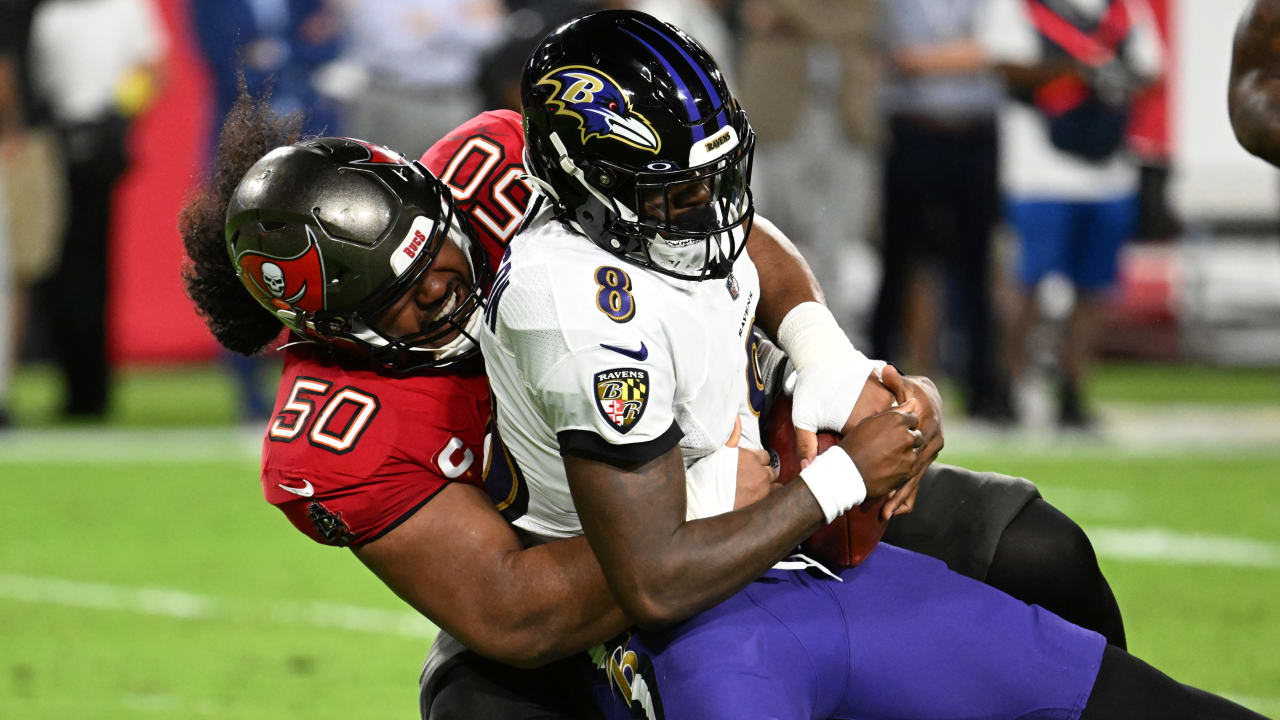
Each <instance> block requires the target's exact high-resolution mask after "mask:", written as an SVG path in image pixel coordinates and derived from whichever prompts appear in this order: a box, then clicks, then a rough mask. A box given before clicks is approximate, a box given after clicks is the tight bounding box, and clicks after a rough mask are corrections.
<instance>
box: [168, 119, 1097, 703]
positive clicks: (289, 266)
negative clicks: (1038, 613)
mask: <svg viewBox="0 0 1280 720" xmlns="http://www.w3.org/2000/svg"><path fill="white" fill-rule="evenodd" d="M294 140H296V137H295V136H294V134H293V133H291V128H289V127H288V126H287V125H285V124H282V123H280V121H279V119H278V118H275V117H274V116H272V115H271V114H270V113H269V112H268V111H266V109H265V108H263V107H260V106H259V107H255V106H253V105H252V104H250V103H247V102H242V103H241V104H240V106H238V107H237V109H236V112H235V113H233V115H232V116H231V117H230V118H229V120H228V123H227V127H226V130H225V131H224V143H223V147H222V152H221V155H222V160H221V162H220V163H219V165H218V175H217V177H216V178H215V181H214V183H213V185H212V187H211V188H210V189H209V191H208V192H207V193H206V194H204V195H202V196H200V197H198V198H197V199H196V200H195V201H194V202H193V203H192V204H191V205H190V207H189V208H188V210H187V212H186V213H185V215H184V239H185V240H186V242H187V249H188V253H189V255H190V256H191V258H192V261H193V262H192V265H191V266H190V268H189V270H188V272H187V279H188V284H189V285H188V287H189V290H190V292H191V295H192V297H193V299H195V300H196V302H197V305H198V306H199V307H200V308H201V311H202V313H203V314H204V315H205V317H206V319H207V320H208V321H209V324H210V327H211V329H212V330H213V331H214V333H215V335H217V337H218V338H219V340H220V341H221V342H222V343H223V344H224V345H227V346H228V347H229V348H231V349H234V350H238V351H241V352H254V351H257V350H258V349H261V348H262V347H265V346H266V345H268V344H270V343H271V342H272V341H273V340H275V339H276V338H277V336H278V335H279V331H280V324H281V323H284V324H285V325H286V326H287V327H289V328H290V329H291V330H292V331H294V333H295V336H296V337H300V338H305V339H306V340H305V341H304V342H303V343H302V344H297V345H293V346H292V347H290V348H289V351H288V353H287V355H286V368H285V373H284V377H283V378H282V381H281V386H280V396H279V398H278V401H277V413H276V415H275V417H274V418H273V419H272V420H271V422H270V424H269V427H268V432H267V438H266V440H265V441H264V452H263V474H262V482H263V490H264V494H265V495H266V496H267V498H268V499H269V500H270V501H271V502H273V503H274V504H276V505H277V506H279V507H280V508H281V509H282V510H283V511H284V512H285V514H286V516H287V517H289V519H290V520H291V521H292V522H293V523H294V524H295V525H296V526H297V527H299V529H300V530H302V531H303V532H304V533H306V534H308V535H309V536H311V537H313V538H314V539H316V540H318V541H320V542H324V543H326V544H333V545H347V546H350V547H352V548H353V550H354V552H355V554H356V555H357V557H359V558H360V559H361V560H362V561H363V562H364V563H365V564H366V565H368V566H369V567H370V568H371V569H372V570H373V571H374V572H375V573H376V574H378V575H379V577H380V578H382V579H383V580H384V581H385V582H386V583H387V584H388V585H389V586H390V587H391V588H392V589H393V590H395V591H396V592H397V593H398V594H399V595H400V596H401V597H402V598H404V599H405V600H406V601H407V602H409V604H410V605H412V606H413V607H415V608H416V609H418V610H419V611H421V612H423V614H425V615H427V616H428V617H430V618H432V619H433V620H434V621H436V622H437V624H439V625H441V626H442V627H444V628H445V629H447V630H449V631H450V632H451V633H452V634H453V635H454V636H456V637H458V638H459V639H461V640H462V641H463V642H465V643H466V644H467V645H468V646H470V647H471V648H473V649H474V650H476V651H478V652H480V653H482V654H484V655H487V656H489V657H492V658H495V659H498V660H502V661H505V662H508V663H512V664H516V665H536V664H540V663H542V662H544V661H546V660H549V659H552V658H556V657H561V656H563V655H566V654H568V653H570V652H573V651H574V650H577V649H581V648H582V647H584V646H587V645H590V644H593V643H594V642H597V641H599V640H600V639H601V638H603V637H606V636H607V635H609V634H611V633H612V632H613V631H616V630H618V629H621V628H622V627H623V626H624V625H625V621H624V619H623V618H622V616H621V614H620V613H619V612H618V611H617V610H616V608H614V606H613V602H612V600H611V598H610V597H609V595H608V593H607V592H605V590H606V586H605V585H604V582H603V578H602V576H601V575H600V572H599V569H598V566H597V565H596V563H595V561H594V558H593V556H592V555H591V554H590V549H589V548H588V547H587V546H586V544H585V542H583V541H582V540H581V539H577V540H571V541H565V542H557V543H552V544H549V545H543V546H539V547H536V548H532V549H530V550H522V545H521V543H520V542H519V539H518V538H517V537H516V536H515V535H514V533H513V532H512V531H511V530H510V529H509V528H508V526H507V525H506V524H505V523H504V522H503V521H502V519H501V517H500V516H499V515H498V514H497V513H495V512H494V510H493V504H492V502H491V500H490V499H489V498H488V497H487V496H486V495H485V494H484V493H483V492H482V491H481V490H480V489H479V488H478V487H476V485H477V483H478V474H479V465H480V463H481V457H482V450H483V447H482V444H483V427H484V421H485V416H486V414H487V394H486V392H485V388H484V378H483V375H482V369H481V368H480V367H479V366H478V364H477V363H476V359H475V358H474V356H471V355H469V354H468V350H470V349H471V344H470V343H469V342H468V338H469V336H470V332H469V324H470V323H472V322H475V321H476V318H478V317H479V313H472V310H474V309H475V307H476V306H477V304H478V302H479V297H480V294H482V292H483V290H484V288H485V280H484V278H485V276H486V274H487V272H488V269H489V263H490V262H491V261H493V260H495V259H496V258H497V256H498V254H500V252H501V248H502V245H503V243H504V242H505V240H506V238H508V237H509V236H510V234H511V233H513V232H514V231H515V230H516V228H517V226H518V225H519V222H520V217H521V215H522V213H523V210H524V206H525V204H526V203H527V202H528V200H529V190H528V188H527V186H525V185H524V182H523V180H521V165H520V155H521V150H522V148H523V139H522V137H521V135H520V128H519V121H518V116H515V115H514V114H511V113H486V114H484V115H482V116H480V117H478V118H477V119H475V120H473V121H471V122H469V123H467V124H465V125H464V126H462V127H460V128H459V129H458V131H456V132H454V133H452V134H450V135H449V136H448V137H446V138H445V139H444V140H443V141H441V143H438V144H437V145H436V146H435V147H433V148H432V150H430V151H429V152H428V153H427V154H426V155H425V156H424V158H423V161H424V163H425V165H426V166H427V167H428V169H430V170H431V171H432V172H433V173H436V174H438V175H439V176H440V177H441V178H442V179H443V180H444V181H445V182H446V183H448V185H449V187H450V189H451V190H452V194H453V196H454V198H455V202H454V203H452V204H449V203H439V202H437V203H430V202H419V203H418V204H417V205H412V207H410V205H407V204H406V203H405V202H404V200H403V199H404V198H406V197H411V198H412V197H416V198H421V197H425V196H428V195H430V194H431V192H432V187H433V186H432V185H431V183H432V182H433V179H432V178H431V177H430V176H429V175H427V174H425V173H420V172H417V171H415V169H414V168H413V166H412V165H411V164H410V163H407V162H405V161H403V159H401V158H399V157H398V156H396V155H395V154H394V153H390V152H387V151H385V149H382V148H379V147H378V146H374V145H369V144H367V143H363V142H360V141H354V140H334V139H324V140H317V141H312V142H311V143H309V144H308V143H303V144H302V145H301V146H300V147H294V148H282V147H281V146H285V145H290V144H291V143H292V142H293V141H294ZM273 148H280V149H277V150H275V151H274V152H271V153H270V154H267V151H268V150H272V149H273ZM264 154H265V155H266V157H263V155H264ZM259 158H261V160H260V161H259ZM295 162H297V163H304V164H305V165H300V166H296V165H295V164H294V163H295ZM306 163H309V164H306ZM335 163H336V166H340V167H337V169H334V168H332V167H330V166H334V165H335ZM251 165H253V169H252V170H249V168H250V166H251ZM298 167H304V168H306V169H304V170H299V169H298ZM326 168H328V169H326ZM298 173H301V174H298ZM242 178H243V179H244V182H241V179H242ZM352 178H364V179H366V180H372V181H373V182H372V183H369V182H366V183H364V185H365V186H367V187H363V188H362V186H361V183H359V182H355V181H354V180H353V179H352ZM237 188H240V189H241V190H242V194H237ZM370 188H373V190H372V191H371V190H370ZM434 190H435V191H437V194H438V191H439V190H440V188H439V187H438V186H435V187H434ZM233 196H235V200H234V201H232V202H231V207H230V209H228V202H229V199H231V198H233ZM322 200H324V202H321V201H322ZM335 200H336V202H335ZM237 203H238V204H237ZM268 210H271V212H268ZM460 214H461V215H464V216H467V217H469V218H470V221H469V222H468V221H466V219H465V218H464V217H461V216H460ZM224 224H225V227H226V230H227V232H228V236H227V240H229V242H230V248H231V249H232V254H233V259H234V260H235V267H236V269H237V271H238V272H239V273H240V275H241V276H242V277H241V278H237V277H236V275H235V274H233V273H232V272H231V269H230V265H229V264H228V263H227V255H226V253H227V251H228V243H227V242H226V241H224V238H223V229H224ZM760 227H762V228H766V229H765V230H763V231H762V232H765V233H768V232H769V230H768V229H767V228H769V227H770V226H767V225H765V224H763V223H761V224H760ZM384 231H386V235H388V236H390V237H394V238H395V242H390V243H380V244H377V246H376V247H375V246H374V244H373V243H369V242H367V239H368V238H369V237H370V236H372V237H375V238H376V237H381V236H382V234H383V232H384ZM469 232H473V233H474V236H469V235H468V233H469ZM291 233H292V234H291ZM778 259H779V261H780V262H781V261H784V260H785V259H784V258H778ZM386 268H390V271H391V277H392V278H393V279H394V282H391V283H379V282H378V281H377V280H376V278H377V277H383V278H384V279H385V278H386V277H387V275H388V271H387V270H386ZM384 285H385V286H384ZM246 290H247V292H246ZM806 290H807V291H808V292H810V293H813V292H814V291H815V290H816V289H815V288H802V293H803V291H806ZM260 307H267V308H269V309H270V310H271V311H272V312H271V313H264V312H263V311H262V310H261V309H259V308H260ZM332 307H343V308H344V312H343V313H333V312H328V311H326V309H325V308H332ZM776 321H777V318H775V319H774V322H775V323H776ZM415 367H418V368H433V369H432V370H424V371H423V372H412V369H413V368H415ZM442 369H443V370H444V372H441V370H442ZM406 371H408V372H406ZM915 388H916V389H915V390H914V392H921V391H920V389H919V388H920V386H919V385H916V386H915ZM886 397H887V396H886ZM932 405H933V407H932V409H931V410H930V412H932V413H934V414H936V410H937V408H936V402H935V403H932ZM762 472H763V471H762ZM961 472H963V471H961ZM948 473H950V474H948ZM970 475H972V474H970ZM956 476H957V475H956V469H950V470H947V469H938V470H935V471H934V472H933V474H932V475H931V476H930V477H933V478H934V479H935V480H936V482H934V483H932V485H935V486H937V487H938V488H939V493H940V496H941V492H942V490H941V488H943V487H944V486H946V485H948V484H951V482H952V481H953V480H955V478H956ZM961 479H963V478H961ZM455 480H456V481H457V482H451V481H455ZM766 484H767V483H766ZM759 485H760V484H759V483H756V485H754V486H753V487H758V486H759ZM1018 497H1019V500H1020V503H1021V504H1016V506H1013V507H1012V508H1011V509H1010V510H1009V512H1008V517H1005V518H1004V521H1005V525H1007V526H1008V528H1009V529H1010V530H1012V529H1013V528H1016V527H1018V524H1017V523H1012V522H1010V519H1011V518H1012V517H1013V516H1014V515H1016V514H1018V513H1019V510H1020V509H1029V508H1033V507H1036V506H1037V505H1036V504H1037V503H1039V504H1041V505H1043V501H1041V500H1032V499H1031V496H1026V495H1019V496H1018ZM428 501H430V502H428ZM946 504H947V503H945V502H942V501H939V502H935V503H934V505H935V506H938V507H943V506H945V505H946ZM1044 507H1046V508H1047V507H1048V506H1047V505H1044ZM1049 509H1050V510H1052V508H1049ZM944 511H945V508H944ZM951 514H953V515H954V513H951ZM1027 517H1028V518H1029V519H1030V518H1035V519H1039V516H1037V515H1034V514H1032V515H1028V516H1027ZM1028 522H1029V521H1028ZM1063 522H1065V523H1066V524H1067V525H1068V526H1069V528H1070V529H1074V530H1075V531H1076V532H1078V528H1075V526H1074V525H1073V524H1070V523H1069V521H1066V520H1065V518H1064V519H1063ZM1022 524H1023V525H1027V524H1028V523H1027V522H1024V523H1022ZM901 526H902V527H906V528H910V527H911V525H910V524H909V523H907V522H903V523H901ZM1002 527H1004V526H1002ZM1006 534H1008V533H1007V532H1006ZM1045 535H1046V533H1045V532H1044V531H1043V529H1041V530H1040V531H1039V532H1037V533H1033V536H1034V537H1038V538H1043V537H1044V536H1045ZM1068 535H1070V533H1068ZM997 536H999V533H997ZM1014 536H1018V537H1021V536H1020V535H1018V534H1017V533H1015V534H1014ZM1073 537H1074V536H1073ZM1081 537H1082V536H1081ZM904 538H906V539H908V540H910V538H911V534H910V533H908V534H906V535H904ZM923 544H926V545H927V543H923ZM1019 544H1020V543H1019ZM1000 548H1001V550H1000V551H999V552H998V551H997V549H996V547H995V545H994V541H993V542H992V544H991V547H990V548H987V550H986V551H982V550H979V551H978V552H977V554H979V555H985V560H974V562H975V564H977V565H981V570H980V572H972V573H971V574H975V575H980V574H981V573H986V572H987V570H988V568H990V571H991V573H993V574H994V573H996V572H997V566H999V565H1001V563H993V562H992V554H993V553H996V554H1000V552H1004V553H1005V554H1008V553H1007V552H1006V551H1005V550H1004V548H1005V543H1003V542H1001V544H1000ZM1084 549H1085V551H1087V552H1086V553H1084V554H1085V555H1087V558H1086V560H1087V561H1088V562H1087V563H1085V564H1086V565H1089V567H1091V568H1092V570H1093V571H1095V572H1096V562H1095V561H1093V560H1092V552H1091V551H1088V548H1087V541H1085V548H1084ZM969 550H970V551H972V550H973V549H972V548H969ZM925 551H926V552H928V550H927V549H926V550H925ZM938 554H939V555H943V556H944V557H945V555H946V553H945V552H939V553H938ZM946 559H948V561H949V562H950V561H951V558H946ZM1021 559H1022V558H1021V557H1020V558H1019V560H1021ZM1010 564H1011V563H1008V562H1006V563H1003V565H1005V566H1008V565H1010ZM1060 568H1061V566H1059V569H1060ZM957 569H959V568H957ZM966 570H969V568H967V567H966V568H965V569H964V570H962V571H966ZM1098 577H1099V578H1100V574H1099V575H1098ZM441 588H448V589H449V591H448V592H442V591H441ZM1015 594H1017V593H1015ZM1029 594H1030V593H1029ZM1046 604H1047V603H1046ZM458 657H461V658H462V659H463V661H464V662H465V663H466V664H465V665H464V666H463V667H461V668H455V670H453V671H451V674H450V675H447V676H446V675H445V674H444V673H436V674H435V675H434V677H436V678H440V677H446V678H447V680H448V684H447V686H446V688H447V691H448V692H452V694H453V698H454V700H455V701H456V702H460V703H461V704H459V705H456V706H454V707H458V708H462V710H460V712H462V713H463V714H462V715H460V716H472V717H477V716H481V715H482V714H483V713H482V711H481V710H479V709H478V708H479V707H480V706H478V705H477V704H476V703H477V702H481V701H482V700H484V698H483V697H482V696H483V695H484V694H485V692H486V691H487V692H492V691H493V690H494V689H495V688H499V687H501V686H504V685H505V686H508V688H509V689H511V692H512V695H513V696H521V695H523V699H519V700H514V702H516V704H517V705H519V704H521V703H525V702H533V701H531V700H529V698H536V703H535V704H534V705H531V706H530V707H537V705H538V704H541V705H550V706H551V707H556V708H566V706H565V703H566V702H571V701H572V697H571V695H572V694H571V693H570V694H562V693H561V692H560V690H561V689H562V688H563V687H565V685H564V684H563V683H561V684H559V685H557V684H556V682H554V681H548V680H547V679H546V678H547V677H548V676H547V675H532V676H531V675H526V674H520V673H512V672H509V671H508V670H507V669H506V668H503V667H502V666H499V665H497V664H496V663H490V662H488V661H485V660H481V659H479V658H478V657H477V656H474V655H470V654H465V655H463V656H458ZM583 669H584V668H583V667H582V665H581V664H577V663H573V662H566V663H561V664H560V665H559V666H557V665H553V666H552V671H551V677H553V678H563V677H564V675H561V673H562V672H564V673H568V675H569V676H573V675H575V674H576V673H578V671H580V670H583ZM495 678H497V681H496V682H492V681H493V680H494V679H495ZM477 684H483V685H484V687H485V688H486V689H487V690H481V691H476V685H477ZM549 691H550V692H549ZM424 697H430V693H429V692H428V693H425V694H424ZM459 698H460V700H459ZM490 699H492V698H490ZM500 702H508V703H509V702H513V700H511V699H508V700H506V701H500ZM447 707H449V705H448V703H442V702H441V700H440V699H437V705H436V706H435V707H434V708H433V710H432V712H433V716H435V717H439V716H441V715H447V712H446V711H445V709H444V708H447ZM512 707H515V706H512V705H503V708H504V716H507V717H514V716H517V715H518V713H517V712H515V711H513V710H511V708H512ZM565 711H566V712H579V711H580V710H570V709H566V710H565Z"/></svg>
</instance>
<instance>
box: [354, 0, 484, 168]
mask: <svg viewBox="0 0 1280 720" xmlns="http://www.w3.org/2000/svg"><path fill="white" fill-rule="evenodd" d="M346 8H347V9H346V12H345V13H344V23H345V27H346V31H347V38H348V44H347V48H346V50H345V51H344V60H346V61H348V62H349V63H350V64H352V65H353V66H354V67H355V68H358V70H359V71H360V73H361V76H362V77H363V80H359V81H351V82H350V85H353V86H355V90H354V92H353V95H352V97H351V98H350V99H348V100H347V101H345V103H344V109H343V128H344V131H345V132H347V133H348V134H350V135H352V136H354V137H362V138H376V139H377V141H378V142H380V143H382V144H385V145H387V146H388V147H393V148H396V149H397V150H399V151H400V152H403V153H405V154H406V155H407V156H409V157H415V158H416V157H418V156H420V155H421V154H422V153H423V152H424V151H425V150H426V149H427V147H428V146H430V145H431V143H433V142H435V141H436V140H438V139H440V138H441V137H444V134H445V133H447V132H448V131H450V130H452V129H453V128H455V127H457V126H458V125H461V124H462V123H463V122H464V121H465V120H467V119H468V118H470V117H471V116H472V115H474V114H476V113H477V112H479V111H480V110H481V109H483V108H481V107H480V99H479V96H478V94H477V92H476V91H475V86H476V80H477V75H478V72H479V66H480V58H481V56H482V55H483V53H484V52H485V51H486V50H488V49H489V48H491V47H493V46H495V45H497V44H498V43H499V42H501V41H502V39H503V37H502V19H503V16H504V9H503V7H502V6H501V4H500V3H499V0H363V1H362V2H358V3H355V2H352V3H348V4H347V6H346Z"/></svg>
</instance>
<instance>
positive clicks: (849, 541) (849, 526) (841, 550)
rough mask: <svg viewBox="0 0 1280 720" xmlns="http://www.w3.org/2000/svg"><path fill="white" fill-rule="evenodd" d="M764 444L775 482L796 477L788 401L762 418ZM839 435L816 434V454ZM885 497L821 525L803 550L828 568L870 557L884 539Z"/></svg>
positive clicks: (886, 523) (797, 464) (781, 400)
mask: <svg viewBox="0 0 1280 720" xmlns="http://www.w3.org/2000/svg"><path fill="white" fill-rule="evenodd" d="M762 431H763V433H764V444H765V446H766V447H768V448H769V449H770V450H773V451H774V452H776V453H777V454H778V461H779V463H780V467H779V469H778V481H779V482H782V483H788V482H791V481H792V480H794V479H795V478H796V477H798V476H799V475H800V458H799V457H798V456H797V454H796V435H795V427H794V426H793V425H792V424H791V398H790V397H787V396H782V397H779V398H778V400H777V401H776V402H775V403H774V406H773V408H771V409H770V411H769V415H768V417H766V418H764V422H763V427H762ZM839 441H840V436H839V435H837V434H835V433H831V432H820V433H818V452H820V453H821V452H822V451H824V450H826V449H827V448H829V447H831V446H832V445H835V444H836V443H837V442H839ZM884 503H885V498H880V499H878V500H869V501H867V502H864V503H862V504H861V505H859V506H857V507H855V508H852V509H850V510H849V511H848V512H846V513H845V514H844V515H841V516H840V517H838V518H836V520H835V522H832V523H830V524H829V525H825V526H823V527H822V528H820V529H819V530H818V531H817V532H816V533H814V534H813V536H812V537H810V538H809V539H808V540H807V541H805V543H804V546H803V549H804V551H805V552H807V553H808V554H809V555H811V556H812V557H813V558H814V559H815V560H818V561H820V562H822V563H823V564H825V565H828V566H832V567H853V566H855V565H857V564H858V563H860V562H862V561H863V560H866V559H867V556H868V555H870V554H871V551H872V550H874V549H875V547H876V545H877V544H878V543H879V542H880V538H881V537H883V536H884V531H885V528H887V527H888V526H889V521H887V520H881V519H880V509H881V508H883V507H884Z"/></svg>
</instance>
